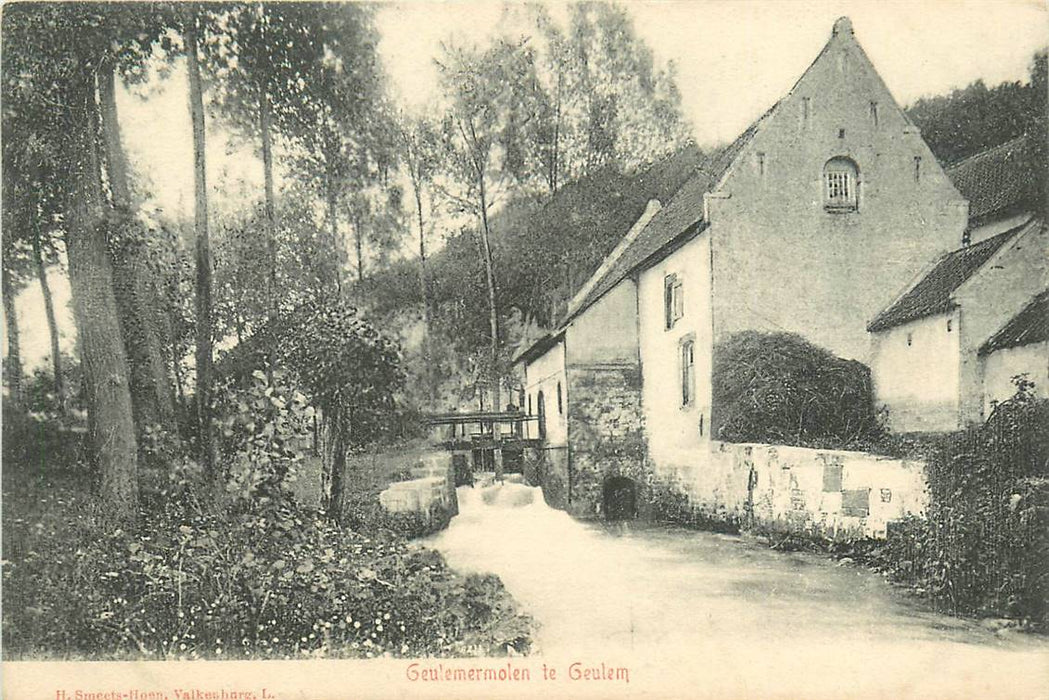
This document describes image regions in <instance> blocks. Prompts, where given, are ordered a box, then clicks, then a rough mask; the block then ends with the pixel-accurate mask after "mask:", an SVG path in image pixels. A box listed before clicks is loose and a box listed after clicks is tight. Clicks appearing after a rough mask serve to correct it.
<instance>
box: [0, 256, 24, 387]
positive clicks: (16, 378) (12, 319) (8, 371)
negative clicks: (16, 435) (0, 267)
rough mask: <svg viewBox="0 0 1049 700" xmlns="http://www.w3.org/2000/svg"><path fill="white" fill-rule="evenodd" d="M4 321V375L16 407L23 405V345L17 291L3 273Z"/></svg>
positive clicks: (7, 274) (6, 274) (9, 278)
mask: <svg viewBox="0 0 1049 700" xmlns="http://www.w3.org/2000/svg"><path fill="white" fill-rule="evenodd" d="M3 296H4V321H5V322H6V323H7V362H6V363H5V366H4V375H5V378H6V379H7V390H8V391H9V392H10V393H11V401H13V402H14V403H15V405H16V406H17V405H20V404H21V403H22V343H21V339H20V338H21V336H20V335H19V333H18V313H17V311H16V310H15V290H14V285H13V284H12V283H11V275H10V274H9V273H8V272H7V270H4V272H3Z"/></svg>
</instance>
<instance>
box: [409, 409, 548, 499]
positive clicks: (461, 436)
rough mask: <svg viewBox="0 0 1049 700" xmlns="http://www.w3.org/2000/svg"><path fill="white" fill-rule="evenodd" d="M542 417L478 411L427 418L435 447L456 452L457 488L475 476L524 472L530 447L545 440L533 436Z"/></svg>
mask: <svg viewBox="0 0 1049 700" xmlns="http://www.w3.org/2000/svg"><path fill="white" fill-rule="evenodd" d="M538 420H539V417H538V416H530V415H527V414H526V413H524V412H522V411H517V410H508V411H478V412H469V413H459V412H454V413H438V414H433V415H430V416H428V417H427V419H426V422H427V425H428V426H429V427H430V438H431V440H432V441H433V443H434V446H435V447H438V448H439V449H443V450H447V451H449V452H451V453H452V465H453V466H454V468H455V482H456V485H457V486H462V485H464V484H472V483H473V474H475V473H477V472H492V473H494V474H496V476H497V477H500V476H502V474H504V473H518V474H519V473H522V472H523V469H524V456H525V451H526V450H527V449H528V448H532V447H539V445H540V444H541V440H540V439H539V438H534V437H531V436H530V433H531V432H535V431H534V428H533V429H531V430H530V424H531V423H535V424H536V425H537V424H538Z"/></svg>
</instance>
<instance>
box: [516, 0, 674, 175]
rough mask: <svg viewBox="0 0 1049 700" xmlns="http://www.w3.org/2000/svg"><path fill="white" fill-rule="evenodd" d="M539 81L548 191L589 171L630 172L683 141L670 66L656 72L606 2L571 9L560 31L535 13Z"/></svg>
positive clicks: (622, 14)
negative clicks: (612, 169) (545, 99)
mask: <svg viewBox="0 0 1049 700" xmlns="http://www.w3.org/2000/svg"><path fill="white" fill-rule="evenodd" d="M535 23H536V26H537V29H538V30H539V34H540V36H541V37H542V39H543V40H544V42H545V45H546V50H545V51H544V52H543V58H544V60H543V61H542V64H541V65H542V70H540V72H539V76H540V78H541V80H542V81H543V84H544V87H545V90H546V93H547V95H549V96H550V98H549V100H548V104H547V106H546V107H547V108H546V112H545V115H544V117H545V118H544V119H543V124H544V128H543V129H542V130H541V131H540V132H539V141H540V143H541V144H542V160H543V165H544V174H545V177H546V182H547V185H548V187H549V189H550V191H551V192H555V191H557V189H558V188H559V187H560V186H561V185H562V184H563V183H566V182H569V181H570V180H574V179H578V178H580V177H582V176H584V175H586V174H588V173H591V172H593V171H594V170H595V169H596V168H600V167H602V166H606V165H613V166H615V167H617V168H619V169H624V168H632V167H637V166H639V165H641V164H644V163H646V162H651V161H652V160H654V159H656V158H658V157H660V156H663V155H665V154H667V153H669V152H671V151H673V150H674V149H676V148H677V147H679V146H681V145H682V144H683V143H684V141H685V136H686V133H687V125H686V123H685V121H684V119H683V118H682V116H681V96H680V94H679V93H678V89H677V85H676V82H675V79H674V65H673V64H672V63H671V64H668V65H666V66H663V67H661V66H658V65H657V64H656V62H655V59H654V58H653V56H652V51H651V49H649V48H648V47H647V46H646V45H645V44H644V42H643V41H642V40H641V39H640V38H639V37H638V36H637V33H636V32H635V31H634V27H633V22H632V21H631V19H630V16H629V15H628V14H627V13H626V11H625V10H624V9H623V8H622V7H619V6H616V5H614V4H611V3H606V2H577V3H574V4H572V5H571V9H570V17H569V26H568V27H567V28H565V29H563V28H561V27H560V26H558V25H557V24H556V23H555V22H554V21H552V20H551V18H550V17H549V15H548V14H547V13H546V12H545V11H543V10H542V9H540V10H538V11H537V14H536V19H535Z"/></svg>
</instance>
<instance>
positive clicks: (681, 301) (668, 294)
mask: <svg viewBox="0 0 1049 700" xmlns="http://www.w3.org/2000/svg"><path fill="white" fill-rule="evenodd" d="M663 311H664V313H665V316H666V324H665V325H666V329H667V330H670V329H671V328H673V327H674V324H675V323H677V320H678V319H679V318H681V317H682V316H684V315H685V291H684V288H683V287H682V284H681V278H680V277H678V276H677V275H675V274H670V275H667V276H666V277H664V278H663Z"/></svg>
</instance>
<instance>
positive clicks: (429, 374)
mask: <svg viewBox="0 0 1049 700" xmlns="http://www.w3.org/2000/svg"><path fill="white" fill-rule="evenodd" d="M412 187H413V188H414V190H415V213H416V214H417V216H418V221H419V291H420V292H421V293H422V299H423V330H424V332H425V337H424V338H423V364H424V369H423V371H424V372H425V376H424V377H423V380H424V382H425V384H426V399H427V400H428V401H429V404H430V408H431V409H432V408H434V406H435V403H436V399H437V396H436V394H437V387H436V386H435V384H436V381H435V376H436V374H435V372H434V368H433V339H432V338H431V337H430V333H431V332H432V326H433V312H432V311H431V309H430V290H429V284H428V281H427V277H426V226H425V224H424V222H423V200H422V181H421V178H418V177H413V178H412Z"/></svg>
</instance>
